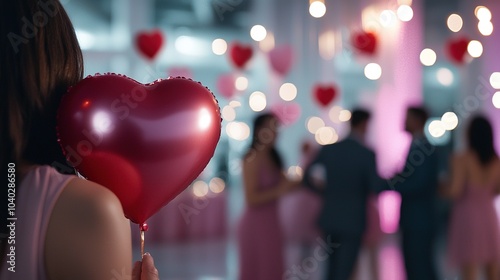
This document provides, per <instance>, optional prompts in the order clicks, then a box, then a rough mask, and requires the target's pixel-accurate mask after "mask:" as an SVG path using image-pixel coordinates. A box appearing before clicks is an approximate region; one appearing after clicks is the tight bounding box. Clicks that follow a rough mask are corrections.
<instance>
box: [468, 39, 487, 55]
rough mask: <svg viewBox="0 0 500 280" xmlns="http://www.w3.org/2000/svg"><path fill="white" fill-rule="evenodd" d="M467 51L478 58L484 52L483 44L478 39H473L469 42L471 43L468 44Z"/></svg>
mask: <svg viewBox="0 0 500 280" xmlns="http://www.w3.org/2000/svg"><path fill="white" fill-rule="evenodd" d="M467 52H468V53H469V54H470V56H472V57H474V58H478V57H480V56H481V55H482V54H483V44H481V42H479V41H478V40H472V41H470V42H469V45H467Z"/></svg>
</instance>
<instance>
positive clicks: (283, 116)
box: [271, 102, 302, 126]
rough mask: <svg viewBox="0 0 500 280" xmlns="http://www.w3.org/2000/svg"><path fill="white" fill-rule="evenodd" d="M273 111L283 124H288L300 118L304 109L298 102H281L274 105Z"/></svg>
mask: <svg viewBox="0 0 500 280" xmlns="http://www.w3.org/2000/svg"><path fill="white" fill-rule="evenodd" d="M271 112H273V114H274V115H275V116H276V117H277V118H278V120H279V121H280V123H281V124H282V125H284V126H288V125H291V124H293V123H295V122H296V121H297V120H298V119H299V118H300V114H301V113H302V109H301V107H300V105H299V104H298V103H296V102H286V103H284V102H280V103H276V104H274V105H273V106H272V108H271Z"/></svg>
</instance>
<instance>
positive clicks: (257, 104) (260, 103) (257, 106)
mask: <svg viewBox="0 0 500 280" xmlns="http://www.w3.org/2000/svg"><path fill="white" fill-rule="evenodd" d="M248 104H249V105H250V108H251V109H252V110H253V111H255V112H260V111H262V110H264V109H266V106H267V100H266V95H265V94H264V93H263V92H260V91H255V92H253V93H252V94H250V98H249V100H248Z"/></svg>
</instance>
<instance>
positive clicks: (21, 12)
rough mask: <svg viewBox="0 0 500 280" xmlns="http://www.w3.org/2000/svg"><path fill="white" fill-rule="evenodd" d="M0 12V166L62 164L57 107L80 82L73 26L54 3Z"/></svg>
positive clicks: (32, 0) (37, 0)
mask: <svg viewBox="0 0 500 280" xmlns="http://www.w3.org/2000/svg"><path fill="white" fill-rule="evenodd" d="M1 11H2V19H1V24H0V38H1V40H2V43H1V44H0V48H1V51H0V95H1V99H2V102H0V106H1V107H0V108H1V113H0V130H1V132H2V135H1V138H0V147H1V162H2V165H1V166H2V167H4V166H7V163H9V162H14V163H18V162H19V161H20V160H25V161H27V162H30V163H33V164H49V165H50V164H52V163H53V162H55V161H57V162H59V163H61V164H65V163H66V161H65V159H64V157H63V154H62V151H61V148H60V147H59V144H58V142H57V134H56V113H57V107H58V105H59V102H60V99H61V96H62V95H63V94H64V93H65V92H66V90H67V88H68V87H69V86H71V85H74V84H76V83H77V82H78V81H79V80H81V79H82V76H83V57H82V52H81V50H80V46H79V45H78V40H77V38H76V35H75V31H74V29H73V25H72V24H71V21H70V19H69V17H68V15H67V14H66V12H65V10H64V8H63V7H62V5H61V4H60V3H59V1H58V0H16V1H2V3H1Z"/></svg>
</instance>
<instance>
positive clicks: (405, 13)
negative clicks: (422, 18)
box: [397, 5, 413, 21]
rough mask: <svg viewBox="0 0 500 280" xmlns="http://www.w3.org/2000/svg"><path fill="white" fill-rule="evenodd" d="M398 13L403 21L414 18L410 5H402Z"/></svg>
mask: <svg viewBox="0 0 500 280" xmlns="http://www.w3.org/2000/svg"><path fill="white" fill-rule="evenodd" d="M397 14H398V18H399V19H400V20H401V21H410V20H411V19H412V18H413V9H412V8H411V7H410V6H408V5H401V6H399V8H398V11H397Z"/></svg>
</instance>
